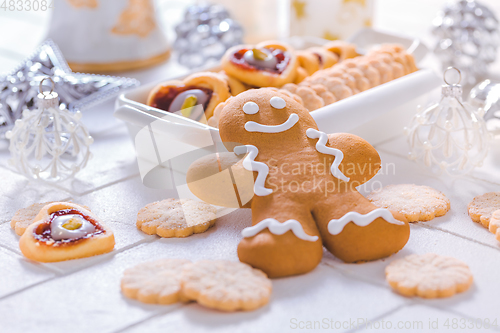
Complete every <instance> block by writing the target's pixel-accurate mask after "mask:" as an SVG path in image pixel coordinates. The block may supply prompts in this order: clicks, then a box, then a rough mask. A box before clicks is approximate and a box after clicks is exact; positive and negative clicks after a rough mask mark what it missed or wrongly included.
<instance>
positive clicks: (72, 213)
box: [19, 202, 115, 262]
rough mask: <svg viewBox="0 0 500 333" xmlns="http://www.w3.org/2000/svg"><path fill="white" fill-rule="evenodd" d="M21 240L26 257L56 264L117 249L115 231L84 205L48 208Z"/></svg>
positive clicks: (58, 205) (39, 214)
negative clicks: (56, 262) (115, 247)
mask: <svg viewBox="0 0 500 333" xmlns="http://www.w3.org/2000/svg"><path fill="white" fill-rule="evenodd" d="M34 220H35V221H36V222H34V223H33V224H31V225H30V226H28V228H26V231H25V232H24V233H23V235H22V236H21V238H20V239H19V248H20V249H21V252H22V253H23V254H24V256H25V257H26V258H29V259H31V260H35V261H41V262H55V261H63V260H70V259H78V258H85V257H90V256H94V255H98V254H103V253H107V252H110V251H112V250H113V248H114V246H115V238H114V235H113V232H112V231H111V230H110V229H109V228H108V227H107V226H106V225H105V224H104V223H102V222H101V221H100V220H99V219H98V218H97V217H96V216H95V215H94V214H93V213H92V212H90V211H89V210H87V209H85V208H83V207H82V206H80V205H77V204H73V203H68V202H54V203H51V204H48V205H46V206H44V207H43V208H42V209H41V210H40V212H39V213H38V215H37V216H36V217H35V219H34Z"/></svg>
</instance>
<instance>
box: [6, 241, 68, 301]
mask: <svg viewBox="0 0 500 333" xmlns="http://www.w3.org/2000/svg"><path fill="white" fill-rule="evenodd" d="M0 247H1V248H2V249H5V250H7V251H9V252H10V253H14V254H16V255H17V256H19V257H21V258H23V259H25V257H24V256H23V254H22V253H21V251H18V250H15V249H12V248H10V247H8V246H5V245H3V244H0ZM25 260H26V263H27V264H30V265H33V266H36V267H38V268H40V269H41V270H44V271H48V272H50V273H54V274H55V275H59V272H58V271H56V270H55V269H52V268H51V267H47V266H45V265H43V264H41V263H39V262H36V261H32V260H29V259H25ZM6 295H9V294H6ZM6 295H4V296H6ZM2 297H3V296H2ZM2 297H0V299H2Z"/></svg>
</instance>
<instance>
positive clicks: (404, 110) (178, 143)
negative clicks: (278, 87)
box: [115, 29, 441, 187]
mask: <svg viewBox="0 0 500 333" xmlns="http://www.w3.org/2000/svg"><path fill="white" fill-rule="evenodd" d="M289 42H290V43H291V44H293V46H294V47H295V48H305V47H309V46H312V45H321V44H323V43H326V42H327V41H326V40H322V39H319V38H302V37H301V38H298V37H295V38H291V39H289ZM352 42H354V43H356V45H357V47H358V48H359V50H360V51H363V50H364V49H368V48H369V47H371V46H372V45H374V44H380V43H384V42H397V43H400V44H403V45H404V46H405V47H406V48H407V49H408V50H409V51H410V52H412V53H413V55H414V57H415V60H416V61H417V63H418V62H419V61H420V60H421V59H422V58H423V57H424V56H425V54H426V53H427V48H426V47H425V46H424V45H422V44H421V43H420V42H419V41H418V40H414V39H411V38H405V37H401V36H396V35H391V34H386V33H382V32H378V31H374V30H372V29H364V30H362V31H361V32H360V33H358V34H356V35H355V36H354V37H353V38H352ZM208 70H211V71H218V70H220V68H218V67H216V68H210V69H208ZM197 71H200V70H197ZM186 76H187V75H185V76H182V77H174V78H169V79H183V78H184V77H186ZM166 79H167V78H166ZM156 84H157V82H155V83H151V84H148V85H145V86H142V87H139V88H137V89H135V90H132V91H129V92H127V93H124V94H122V95H120V96H119V97H118V98H117V100H116V110H115V117H117V118H118V119H121V120H123V121H125V122H126V123H127V125H128V128H129V130H130V134H131V137H132V139H133V140H134V141H135V143H136V148H137V146H138V144H139V143H140V142H143V141H144V140H153V141H155V139H156V142H153V146H154V148H151V149H149V151H148V150H147V149H144V147H141V149H140V150H141V151H139V149H137V152H138V161H139V166H140V168H141V174H142V175H143V179H144V177H145V176H146V174H147V173H148V172H149V171H151V170H152V169H153V168H155V166H158V165H160V164H162V163H163V164H164V165H165V163H166V161H168V160H170V159H172V158H174V157H176V156H180V155H182V154H186V153H189V152H193V151H195V150H200V149H202V150H203V149H205V150H207V151H212V150H213V149H217V150H218V151H223V150H224V148H223V146H222V145H221V144H220V142H221V141H220V137H219V132H218V129H216V128H213V127H210V126H208V125H204V124H201V123H199V122H196V121H194V120H191V119H188V118H184V117H182V116H179V115H176V114H173V113H169V112H166V111H162V110H159V109H156V108H153V107H150V106H147V105H146V100H147V96H148V94H149V92H150V91H151V89H152V88H153V87H154V86H155V85H156ZM440 84H441V79H440V78H439V77H438V76H437V75H436V74H435V73H434V72H433V71H431V70H427V69H421V70H419V71H417V72H415V73H412V74H409V75H406V76H404V77H401V78H399V79H396V80H393V81H391V82H388V83H385V84H383V85H380V86H378V87H375V88H372V89H369V90H367V91H364V92H361V93H359V94H357V95H354V96H351V97H349V98H346V99H344V100H341V101H339V102H336V103H333V104H331V105H327V106H325V107H323V108H320V109H318V110H315V111H313V112H311V115H312V116H313V118H314V119H315V120H316V122H317V124H318V127H319V129H320V130H321V131H323V132H325V133H334V132H349V133H353V134H356V135H359V136H361V137H362V138H364V139H366V140H368V141H369V142H370V143H371V144H373V145H376V144H377V143H379V142H382V141H384V140H386V139H388V138H391V137H394V136H396V135H398V134H400V133H402V132H403V127H404V126H406V125H407V124H408V123H409V122H410V120H411V118H412V116H413V115H414V112H415V108H416V106H417V105H418V104H425V103H426V102H427V99H428V96H427V94H428V93H429V92H430V91H432V90H433V89H434V88H436V87H438V86H439V85H440ZM148 126H150V127H149V129H148ZM141 129H143V133H142V134H141V132H140V131H141ZM151 130H152V131H151ZM150 132H151V133H153V132H154V133H155V134H154V136H155V138H152V134H150ZM138 134H139V135H138ZM141 140H142V141H141ZM157 143H158V144H157ZM160 146H161V147H160ZM210 147H215V148H210ZM169 167H173V169H177V171H178V172H179V173H180V174H179V176H180V177H181V178H182V176H183V174H184V171H183V170H186V169H185V168H184V166H179V167H175V166H172V165H171V164H170V165H169ZM168 182H169V184H162V185H158V184H153V183H151V184H149V185H150V186H152V187H155V186H161V187H165V186H168V187H170V186H173V185H174V184H172V183H170V180H168ZM174 182H175V183H177V182H176V181H174Z"/></svg>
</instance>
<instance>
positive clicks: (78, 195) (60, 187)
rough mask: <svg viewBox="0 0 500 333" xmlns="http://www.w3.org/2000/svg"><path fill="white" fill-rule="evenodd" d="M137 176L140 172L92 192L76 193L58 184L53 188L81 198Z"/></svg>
mask: <svg viewBox="0 0 500 333" xmlns="http://www.w3.org/2000/svg"><path fill="white" fill-rule="evenodd" d="M137 176H140V173H139V172H136V173H134V174H132V175H128V176H126V177H123V178H120V179H117V180H114V181H112V182H109V183H106V184H103V185H100V186H97V187H94V188H92V189H90V190H87V191H83V192H76V191H73V190H72V189H68V188H64V187H62V186H59V185H57V184H53V185H52V186H53V187H54V188H55V189H58V190H62V191H65V192H69V193H70V194H72V195H73V196H77V197H81V196H84V195H87V194H90V193H93V192H96V191H100V190H102V189H105V188H107V187H110V186H113V185H116V184H118V183H121V182H125V181H127V180H130V179H133V178H135V177H137Z"/></svg>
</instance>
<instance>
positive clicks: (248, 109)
mask: <svg viewBox="0 0 500 333" xmlns="http://www.w3.org/2000/svg"><path fill="white" fill-rule="evenodd" d="M243 112H245V113H246V114H256V113H257V112H259V106H258V105H257V103H255V102H246V103H245V105H243Z"/></svg>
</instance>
